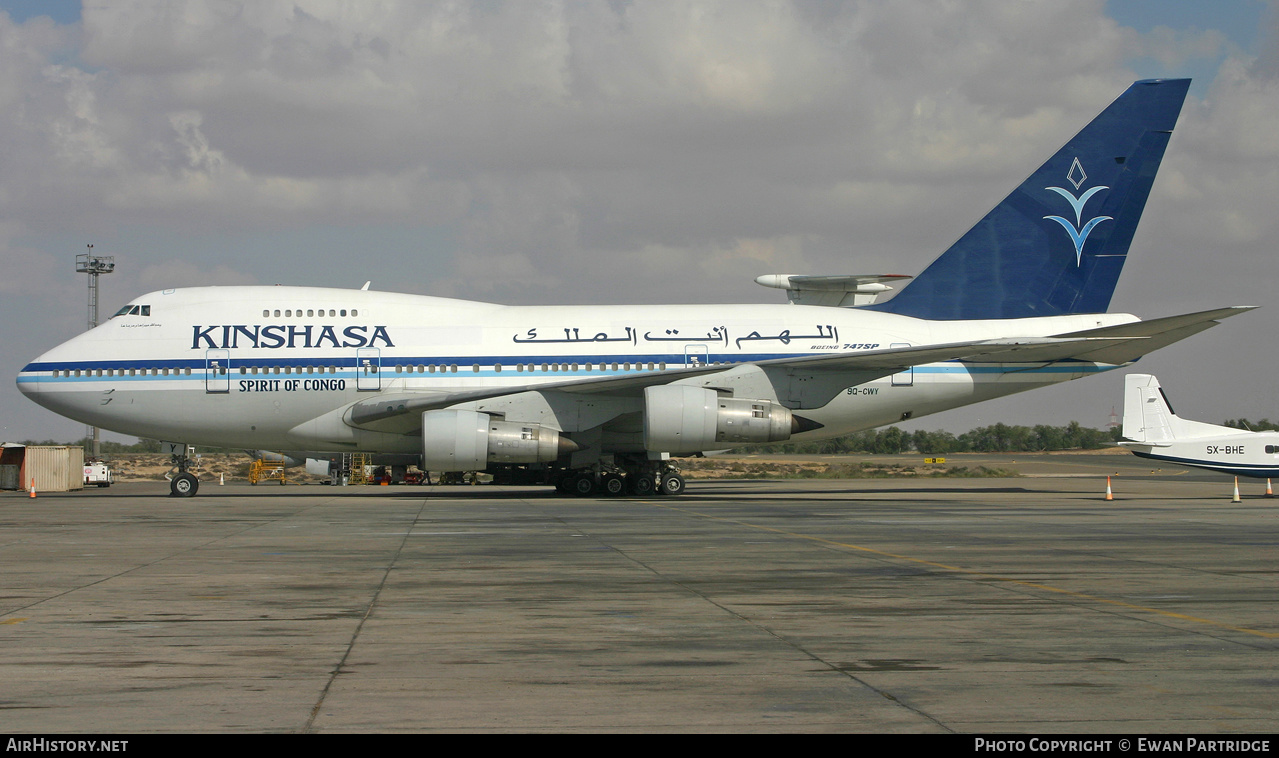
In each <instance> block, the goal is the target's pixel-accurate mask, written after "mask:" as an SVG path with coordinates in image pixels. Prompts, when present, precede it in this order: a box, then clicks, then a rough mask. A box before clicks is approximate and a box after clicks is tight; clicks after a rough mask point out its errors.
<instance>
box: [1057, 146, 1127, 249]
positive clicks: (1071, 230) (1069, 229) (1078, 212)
mask: <svg viewBox="0 0 1279 758" xmlns="http://www.w3.org/2000/svg"><path fill="white" fill-rule="evenodd" d="M1087 179H1088V174H1087V173H1086V172H1085V171H1084V167H1083V165H1081V164H1080V163H1079V158H1075V160H1074V161H1073V162H1072V163H1071V164H1070V171H1068V172H1066V181H1068V182H1070V183H1071V184H1073V185H1075V191H1076V192H1078V191H1079V187H1080V186H1081V185H1083V183H1084V181H1085V180H1087ZM1044 189H1046V190H1051V191H1053V192H1056V193H1057V194H1058V195H1061V196H1062V197H1064V198H1066V202H1068V203H1070V207H1071V208H1074V209H1075V223H1073V224H1072V223H1070V221H1069V220H1067V219H1064V218H1062V217H1061V216H1044V218H1046V219H1052V220H1053V221H1056V222H1057V223H1059V224H1061V226H1062V228H1063V229H1065V230H1066V234H1069V235H1070V241H1071V242H1073V243H1075V266H1076V267H1078V266H1079V265H1081V263H1082V262H1083V257H1084V242H1086V241H1087V240H1088V235H1089V234H1091V233H1092V230H1093V228H1094V227H1095V226H1097V224H1100V223H1101V222H1103V221H1110V220H1112V217H1110V216H1094V217H1093V218H1090V219H1088V223H1086V224H1085V223H1084V221H1083V215H1084V206H1085V205H1086V204H1087V203H1088V201H1089V200H1090V199H1091V198H1092V196H1093V195H1095V194H1097V193H1098V192H1101V191H1102V190H1105V189H1110V188H1109V187H1106V186H1103V185H1098V186H1096V187H1093V188H1091V189H1089V190H1088V191H1087V192H1085V193H1083V194H1082V195H1080V196H1079V197H1075V196H1074V195H1072V194H1071V193H1070V190H1065V189H1062V188H1061V187H1044Z"/></svg>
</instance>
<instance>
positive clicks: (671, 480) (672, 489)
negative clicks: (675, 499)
mask: <svg viewBox="0 0 1279 758" xmlns="http://www.w3.org/2000/svg"><path fill="white" fill-rule="evenodd" d="M661 489H662V494H663V495H672V496H674V495H683V494H684V477H682V476H680V475H679V474H674V473H672V474H663V475H662V487H661Z"/></svg>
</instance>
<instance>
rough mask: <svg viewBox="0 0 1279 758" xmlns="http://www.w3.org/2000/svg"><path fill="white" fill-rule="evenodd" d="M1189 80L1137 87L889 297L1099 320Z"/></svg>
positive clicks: (913, 303) (941, 310)
mask: <svg viewBox="0 0 1279 758" xmlns="http://www.w3.org/2000/svg"><path fill="white" fill-rule="evenodd" d="M1189 86H1190V80H1189V79H1168V80H1147V81H1139V82H1136V83H1134V84H1133V85H1132V86H1131V87H1129V88H1128V89H1127V90H1126V91H1125V92H1124V93H1123V94H1122V95H1120V96H1119V98H1118V99H1117V100H1115V101H1114V102H1113V103H1111V104H1110V106H1109V107H1107V108H1106V109H1105V110H1104V111H1102V112H1101V114H1100V115H1098V116H1097V117H1096V118H1094V119H1093V120H1092V122H1091V123H1089V124H1088V125H1087V126H1085V127H1084V128H1083V130H1081V131H1080V132H1079V133H1078V134H1076V135H1075V136H1074V137H1073V138H1072V139H1071V140H1070V141H1069V142H1067V143H1066V145H1065V146H1064V147H1062V148H1061V149H1060V150H1058V151H1057V152H1056V154H1054V155H1053V156H1052V157H1051V158H1049V159H1048V161H1047V162H1045V163H1044V164H1043V165H1042V166H1040V167H1039V169H1038V170H1037V171H1035V172H1034V173H1033V174H1031V175H1030V178H1028V179H1027V180H1026V181H1024V182H1022V183H1021V185H1020V186H1018V187H1017V188H1016V189H1015V190H1013V192H1012V193H1011V194H1010V195H1008V197H1006V198H1004V200H1003V202H1001V203H1000V204H999V205H997V206H995V208H994V209H993V210H991V211H990V212H989V213H987V214H986V216H985V217H984V218H983V219H981V221H979V222H978V223H977V225H976V226H974V227H973V228H972V229H970V230H969V231H968V232H967V233H966V234H964V235H963V236H962V237H960V238H959V240H958V241H957V242H956V243H955V244H954V245H952V246H951V247H950V248H949V249H948V250H946V252H944V253H942V255H941V256H940V257H939V258H938V259H937V260H935V261H933V263H932V264H931V265H930V266H929V267H928V268H927V269H925V270H924V272H923V273H922V274H920V275H919V276H917V277H915V279H914V280H913V281H912V282H911V283H910V284H909V285H907V286H906V287H905V288H904V289H902V291H901V293H900V294H898V295H897V296H896V297H895V298H893V299H892V300H889V301H887V302H885V303H881V304H876V305H871V306H866V307H867V308H869V309H872V310H879V311H884V312H887V313H896V314H900V315H904V316H914V317H917V318H922V319H934V320H959V319H1002V318H1024V317H1031V316H1059V315H1064V314H1074V313H1103V312H1105V310H1106V308H1107V307H1108V306H1109V305H1110V297H1111V295H1112V294H1113V293H1114V291H1115V284H1116V283H1117V282H1118V280H1119V273H1120V271H1121V270H1122V269H1123V265H1124V261H1125V259H1126V258H1127V255H1128V246H1129V244H1130V243H1131V242H1132V238H1133V234H1134V233H1135V232H1136V230H1137V223H1138V221H1140V219H1141V213H1142V211H1143V210H1144V208H1145V206H1146V198H1147V197H1148V196H1149V195H1150V189H1151V186H1152V184H1153V182H1154V179H1155V174H1156V172H1158V170H1159V164H1160V162H1161V161H1162V160H1163V156H1164V149H1165V147H1167V145H1168V139H1169V137H1170V136H1171V135H1172V129H1173V126H1174V125H1175V124H1176V122H1177V117H1178V115H1179V114H1180V112H1181V106H1182V103H1183V101H1184V100H1185V97H1186V91H1187V89H1188V88H1189Z"/></svg>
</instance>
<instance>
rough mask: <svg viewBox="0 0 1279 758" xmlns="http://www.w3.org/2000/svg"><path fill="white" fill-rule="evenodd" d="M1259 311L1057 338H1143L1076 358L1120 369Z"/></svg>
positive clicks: (1238, 308)
mask: <svg viewBox="0 0 1279 758" xmlns="http://www.w3.org/2000/svg"><path fill="white" fill-rule="evenodd" d="M1256 307H1257V306H1255V305H1234V306H1231V307H1229V308H1216V309H1213V310H1210V311H1199V312H1198V313H1186V314H1183V315H1180V316H1167V317H1165V318H1156V319H1151V320H1149V321H1134V322H1132V323H1130V324H1119V325H1118V326H1104V327H1101V328H1100V329H1087V330H1085V331H1082V332H1071V333H1069V334H1059V335H1057V336H1058V337H1060V338H1062V339H1077V338H1080V337H1084V338H1095V337H1103V338H1122V337H1125V336H1127V337H1137V338H1141V339H1133V340H1132V341H1129V342H1122V341H1121V342H1119V343H1117V344H1114V345H1101V344H1100V343H1099V344H1098V347H1097V349H1096V350H1089V351H1086V352H1082V353H1079V354H1078V355H1076V356H1075V357H1076V358H1078V359H1079V360H1084V361H1095V362H1097V363H1109V364H1112V365H1116V366H1118V365H1122V364H1124V363H1131V362H1132V361H1135V360H1137V359H1138V358H1140V357H1141V356H1143V355H1145V354H1147V353H1151V352H1154V351H1155V350H1158V349H1159V348H1161V347H1166V346H1168V345H1171V344H1172V343H1174V342H1177V341H1178V340H1184V339H1185V338H1187V337H1189V336H1191V335H1193V334H1198V333H1199V332H1202V331H1203V330H1205V329H1211V328H1212V327H1214V326H1216V325H1217V324H1219V323H1221V320H1222V319H1224V318H1230V317H1231V316H1238V315H1239V314H1240V313H1247V312H1248V311H1251V310H1255V309H1256Z"/></svg>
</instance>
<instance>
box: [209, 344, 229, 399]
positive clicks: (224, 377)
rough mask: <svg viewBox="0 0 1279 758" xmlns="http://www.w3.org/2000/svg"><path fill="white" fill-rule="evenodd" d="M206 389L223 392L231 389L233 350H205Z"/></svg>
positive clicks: (216, 392) (210, 392) (215, 392)
mask: <svg viewBox="0 0 1279 758" xmlns="http://www.w3.org/2000/svg"><path fill="white" fill-rule="evenodd" d="M204 391H205V392H206V393H208V394H211V395H213V394H222V393H227V392H230V391H231V351H230V350H221V349H215V350H205V351H204Z"/></svg>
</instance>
